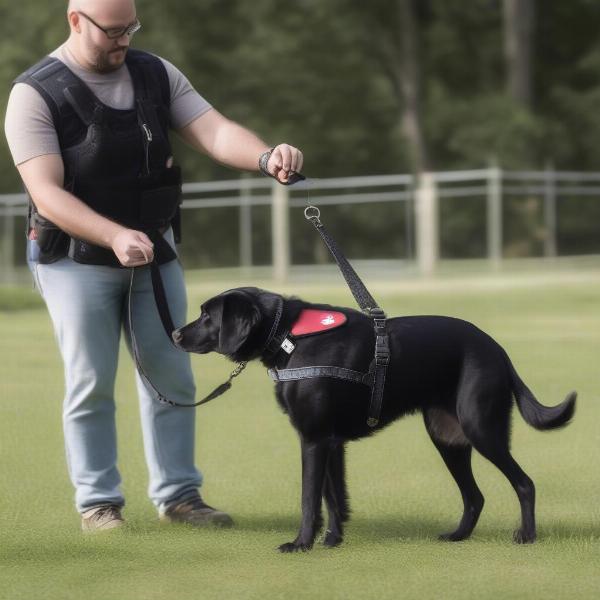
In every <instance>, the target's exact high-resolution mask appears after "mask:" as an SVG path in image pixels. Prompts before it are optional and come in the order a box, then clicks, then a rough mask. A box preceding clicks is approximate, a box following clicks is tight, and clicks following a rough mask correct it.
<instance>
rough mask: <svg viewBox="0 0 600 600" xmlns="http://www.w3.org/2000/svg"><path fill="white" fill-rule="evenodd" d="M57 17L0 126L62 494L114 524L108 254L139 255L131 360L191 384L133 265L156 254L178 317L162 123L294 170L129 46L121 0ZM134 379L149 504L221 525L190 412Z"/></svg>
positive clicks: (174, 394)
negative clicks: (50, 379)
mask: <svg viewBox="0 0 600 600" xmlns="http://www.w3.org/2000/svg"><path fill="white" fill-rule="evenodd" d="M67 17H68V22H69V27H70V35H69V38H68V40H67V41H66V42H65V43H64V44H63V45H62V46H61V47H59V48H58V49H57V50H55V51H54V52H52V53H51V54H50V55H49V57H46V59H44V60H43V61H41V62H40V63H38V64H37V65H34V67H32V68H31V69H29V70H28V71H27V72H26V73H24V74H23V75H22V76H21V77H19V78H18V79H17V83H16V84H15V86H14V87H13V89H12V92H11V95H10V99H9V103H8V108H7V113H6V123H5V130H6V136H7V139H8V142H9V146H10V149H11V152H12V155H13V158H14V161H15V164H16V166H17V168H18V170H19V173H20V175H21V177H22V179H23V182H24V184H25V187H26V189H27V191H28V193H29V195H30V197H31V200H32V202H31V206H30V236H29V239H30V241H29V244H28V258H29V260H30V264H31V266H32V270H33V273H34V277H35V279H36V283H37V286H38V289H39V290H40V292H41V294H42V296H43V297H44V300H45V302H46V305H47V307H48V310H49V313H50V316H51V318H52V321H53V325H54V330H55V334H56V337H57V340H58V344H59V347H60V350H61V354H62V358H63V361H64V366H65V379H66V395H65V400H64V407H63V425H64V433H65V445H66V454H67V463H68V469H69V474H70V477H71V481H72V483H73V485H74V487H75V490H76V493H75V501H76V507H77V509H78V511H79V512H80V513H81V516H82V528H83V529H84V530H87V531H96V530H102V529H111V528H114V527H118V526H121V525H122V524H123V518H122V515H121V508H122V506H123V505H124V498H123V495H122V492H121V489H120V476H119V473H118V470H117V466H116V458H117V453H116V434H115V419H114V411H115V405H114V397H113V391H114V381H115V375H116V367H117V356H118V346H119V337H120V330H121V327H122V326H124V325H127V318H126V317H127V311H126V310H125V308H124V307H126V299H127V292H128V285H129V270H128V269H124V268H122V267H143V268H141V269H137V271H136V277H135V279H134V287H133V289H132V292H131V302H132V313H133V315H134V321H135V334H136V338H137V344H138V346H139V352H140V361H141V364H142V365H143V369H144V371H145V372H146V374H147V375H148V376H149V377H150V379H151V380H152V381H153V382H154V383H155V384H156V386H157V388H158V389H160V390H161V391H162V392H163V393H165V395H166V396H167V397H168V398H169V399H170V400H173V401H175V402H178V403H181V404H190V403H192V402H193V399H194V396H195V387H194V382H193V379H192V373H191V368H190V361H189V356H188V355H187V354H185V353H183V352H181V351H179V350H177V349H175V348H174V347H173V346H172V345H171V343H170V340H169V339H168V338H167V336H166V335H165V332H164V330H163V329H162V327H161V323H160V320H159V317H158V313H157V310H156V306H155V301H154V295H153V291H152V285H151V282H150V273H149V267H148V266H147V265H148V264H149V263H150V262H152V261H153V260H154V259H156V262H157V263H158V264H159V265H160V272H161V276H162V279H163V282H164V285H165V288H166V291H167V297H168V303H169V308H170V311H171V313H172V316H173V321H174V324H175V326H181V325H183V324H184V323H185V320H186V298H185V289H184V283H183V275H182V271H181V267H180V265H179V262H178V261H177V260H175V258H176V254H175V251H174V233H173V227H172V226H171V224H174V225H176V224H177V219H178V210H179V209H178V203H179V193H178V192H179V189H180V179H179V171H178V169H177V168H176V167H175V166H173V159H172V157H171V150H170V144H169V140H168V130H169V128H171V129H174V130H175V131H176V132H177V133H178V134H179V135H180V136H181V137H182V138H183V139H184V140H186V141H187V142H188V143H189V144H191V145H192V146H193V147H194V148H196V149H197V150H199V151H201V152H204V153H206V154H208V155H209V156H210V157H211V158H213V159H215V160H217V161H219V162H221V163H224V164H226V165H229V166H231V167H234V168H238V169H245V170H258V169H260V170H261V171H262V172H263V173H264V174H267V175H270V176H272V177H274V178H276V179H277V180H278V181H279V182H280V183H283V184H286V183H289V182H290V181H291V178H293V177H294V173H295V172H296V171H299V170H300V169H301V167H302V154H301V152H300V151H299V150H298V149H296V148H293V147H291V146H288V145H287V144H280V145H279V146H276V147H275V148H274V149H273V150H272V151H270V150H269V148H268V146H267V145H266V144H265V143H264V142H263V141H261V140H260V139H259V138H258V137H257V136H256V135H254V134H253V133H252V132H250V131H248V130H247V129H244V128H243V127H241V126H240V125H237V124H235V123H233V122H232V121H230V120H228V119H226V118H225V117H224V116H223V115H221V114H220V113H219V112H217V111H216V110H215V109H214V108H212V107H211V106H210V104H209V103H208V102H207V101H206V100H204V99H203V98H202V97H201V96H200V95H199V94H198V93H197V92H196V91H195V90H194V89H193V87H192V86H191V85H190V84H189V82H188V81H187V79H186V78H185V77H184V76H183V75H182V74H181V73H180V72H179V71H178V70H177V69H176V68H175V67H174V66H173V65H171V64H170V63H168V62H167V61H165V60H163V59H160V58H158V57H155V56H153V55H150V54H148V53H145V52H141V51H137V50H129V44H130V41H131V37H132V36H133V34H134V33H135V32H136V31H137V30H138V29H139V27H140V23H139V21H138V20H137V15H136V8H135V3H134V0H71V1H70V2H69V5H68V10H67ZM259 160H260V165H259ZM119 267H121V268H119ZM124 329H125V332H126V334H128V328H127V326H125V327H124ZM128 342H129V344H131V341H130V340H129V339H128ZM137 386H138V393H139V397H140V410H141V421H142V432H143V439H144V449H145V455H146V462H147V465H148V470H149V496H150V498H151V500H152V501H153V503H154V504H155V506H156V507H157V509H158V511H159V515H160V517H161V518H162V519H164V520H166V521H170V522H173V521H178V522H185V523H190V524H192V525H198V526H200V525H205V524H216V525H225V526H226V525H230V524H231V523H232V520H231V518H230V517H229V515H227V514H226V513H224V512H222V511H219V510H216V509H214V508H212V507H210V506H208V505H206V504H205V503H204V502H203V500H202V498H201V497H200V495H199V493H198V488H199V487H200V485H201V483H202V477H201V474H200V472H199V471H198V470H197V469H196V467H195V465H194V458H193V457H194V411H193V410H191V409H182V408H172V407H170V406H165V405H162V404H159V403H158V402H157V401H156V399H155V398H154V397H153V395H152V393H151V392H150V391H149V390H148V389H147V388H146V386H145V385H144V383H143V381H142V380H141V378H140V376H139V374H138V375H137Z"/></svg>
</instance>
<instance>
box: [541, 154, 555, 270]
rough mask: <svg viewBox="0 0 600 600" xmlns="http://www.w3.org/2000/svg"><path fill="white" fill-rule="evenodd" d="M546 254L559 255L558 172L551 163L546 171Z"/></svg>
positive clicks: (550, 256) (548, 255) (547, 255)
mask: <svg viewBox="0 0 600 600" xmlns="http://www.w3.org/2000/svg"><path fill="white" fill-rule="evenodd" d="M544 225H545V228H546V235H545V237H544V256H546V257H548V258H553V257H555V256H556V255H557V244H556V174H555V173H554V170H553V169H552V168H551V167H550V165H548V166H546V170H545V171H544Z"/></svg>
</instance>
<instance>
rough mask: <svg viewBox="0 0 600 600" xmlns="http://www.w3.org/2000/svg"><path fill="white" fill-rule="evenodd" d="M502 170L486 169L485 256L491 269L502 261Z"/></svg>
mask: <svg viewBox="0 0 600 600" xmlns="http://www.w3.org/2000/svg"><path fill="white" fill-rule="evenodd" d="M502 237H503V233H502V169H500V168H499V167H498V166H496V165H493V166H491V167H490V168H489V169H488V185H487V255H488V259H489V260H490V261H491V263H492V267H493V268H498V267H499V266H500V263H501V261H502Z"/></svg>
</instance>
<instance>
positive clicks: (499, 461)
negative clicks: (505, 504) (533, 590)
mask: <svg viewBox="0 0 600 600" xmlns="http://www.w3.org/2000/svg"><path fill="white" fill-rule="evenodd" d="M469 437H470V439H472V442H473V447H474V448H475V449H476V450H477V451H478V452H480V453H481V454H482V455H483V456H485V457H486V458H487V459H488V460H489V461H490V462H492V463H493V464H494V465H496V466H497V467H498V468H499V469H500V471H502V473H504V475H505V476H506V478H507V479H508V480H509V481H510V483H511V485H512V486H513V488H514V490H515V492H516V493H517V497H518V498H519V503H520V505H521V527H520V529H517V530H516V531H515V532H514V534H513V539H514V541H515V542H517V543H518V544H531V543H533V542H534V541H535V537H536V530H535V486H534V484H533V481H532V480H531V479H530V478H529V477H528V476H527V474H526V473H525V472H524V471H523V469H521V467H520V466H519V465H518V464H517V461H516V460H515V459H514V458H513V457H512V455H511V454H510V451H509V449H508V444H506V446H505V445H503V444H502V443H501V442H500V443H494V438H491V437H490V438H488V437H487V436H484V435H482V436H479V439H477V437H476V436H473V437H474V438H475V439H473V438H471V436H469Z"/></svg>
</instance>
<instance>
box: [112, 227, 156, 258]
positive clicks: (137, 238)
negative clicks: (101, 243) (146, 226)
mask: <svg viewBox="0 0 600 600" xmlns="http://www.w3.org/2000/svg"><path fill="white" fill-rule="evenodd" d="M111 247H112V249H113V252H114V253H115V254H116V256H117V258H118V259H119V262H120V263H121V264H122V265H123V266H124V267H140V266H142V265H149V264H150V263H151V262H152V261H153V260H154V249H153V248H154V244H153V243H152V242H151V240H150V238H149V237H148V236H147V235H146V234H145V233H143V232H141V231H136V230H134V229H122V230H121V231H119V233H117V235H115V237H114V238H113V240H112V244H111Z"/></svg>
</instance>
